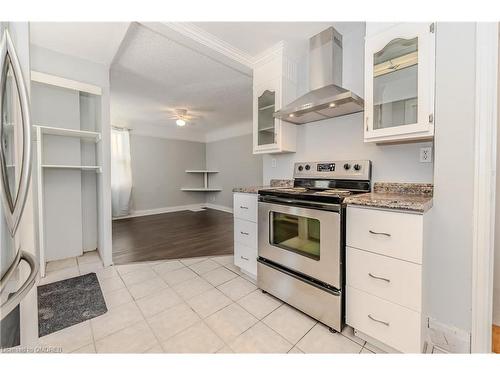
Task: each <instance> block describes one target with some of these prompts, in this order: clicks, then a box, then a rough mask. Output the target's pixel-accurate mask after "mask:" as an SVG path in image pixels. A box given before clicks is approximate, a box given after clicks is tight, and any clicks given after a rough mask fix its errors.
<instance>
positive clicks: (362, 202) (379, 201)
mask: <svg viewBox="0 0 500 375" xmlns="http://www.w3.org/2000/svg"><path fill="white" fill-rule="evenodd" d="M344 202H345V203H347V204H348V205H355V206H365V207H374V208H387V209H391V210H401V211H411V212H417V213H424V212H426V211H428V210H429V209H430V208H431V207H432V197H427V196H423V195H415V194H413V195H411V194H406V195H405V194H386V193H366V194H358V195H354V196H351V197H347V198H346V199H345V200H344Z"/></svg>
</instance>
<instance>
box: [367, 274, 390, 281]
mask: <svg viewBox="0 0 500 375" xmlns="http://www.w3.org/2000/svg"><path fill="white" fill-rule="evenodd" d="M368 276H370V277H371V278H372V279H377V280H383V281H386V282H388V283H390V282H391V280H389V279H386V278H385V277H380V276H375V275H374V274H372V273H371V272H368Z"/></svg>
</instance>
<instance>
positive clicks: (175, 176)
mask: <svg viewBox="0 0 500 375" xmlns="http://www.w3.org/2000/svg"><path fill="white" fill-rule="evenodd" d="M130 156H131V163H132V201H131V203H132V212H131V213H132V214H134V213H135V214H140V213H144V211H151V210H153V211H154V210H159V209H164V208H170V207H178V206H185V205H192V204H201V203H204V202H205V193H200V192H185V191H181V188H182V187H201V186H203V179H202V175H197V174H190V173H186V169H204V168H205V143H201V142H191V141H184V140H178V139H165V138H158V137H148V136H142V135H136V134H134V132H133V131H132V133H131V135H130Z"/></svg>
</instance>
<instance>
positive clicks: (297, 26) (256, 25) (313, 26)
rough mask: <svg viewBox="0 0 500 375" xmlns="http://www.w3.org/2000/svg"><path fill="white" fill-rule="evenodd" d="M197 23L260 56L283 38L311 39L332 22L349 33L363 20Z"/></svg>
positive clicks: (341, 31) (291, 40) (230, 42)
mask: <svg viewBox="0 0 500 375" xmlns="http://www.w3.org/2000/svg"><path fill="white" fill-rule="evenodd" d="M193 24H194V25H195V26H197V27H199V28H201V29H203V30H205V31H206V32H208V33H210V34H212V35H215V36H216V37H217V38H219V39H222V40H224V41H225V42H226V43H229V44H231V45H232V46H234V47H236V48H238V49H240V50H242V51H244V52H246V53H248V54H250V55H252V56H255V55H258V54H259V53H261V52H263V51H265V50H266V49H268V48H270V47H272V46H273V45H275V44H276V43H278V42H279V41H281V40H286V41H289V42H301V41H307V39H308V38H310V37H311V36H313V35H315V34H317V33H319V32H320V31H322V30H324V29H326V28H327V27H330V26H332V25H334V26H335V28H336V29H337V30H338V31H339V32H340V33H341V34H347V33H349V32H351V31H352V30H354V29H356V28H359V27H360V25H361V24H362V23H360V22H194V23H193Z"/></svg>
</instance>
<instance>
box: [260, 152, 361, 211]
mask: <svg viewBox="0 0 500 375" xmlns="http://www.w3.org/2000/svg"><path fill="white" fill-rule="evenodd" d="M293 176H294V186H293V187H273V188H267V189H261V190H259V194H260V195H261V196H266V195H267V196H277V197H281V198H290V199H294V200H301V199H302V200H309V201H319V202H328V203H342V201H343V200H344V198H346V197H348V196H350V195H353V194H359V193H367V192H369V191H370V189H371V184H370V179H371V162H370V161H369V160H356V161H353V160H349V161H329V162H304V163H295V168H294V174H293Z"/></svg>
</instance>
